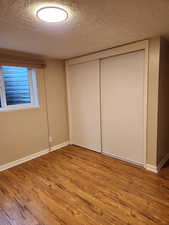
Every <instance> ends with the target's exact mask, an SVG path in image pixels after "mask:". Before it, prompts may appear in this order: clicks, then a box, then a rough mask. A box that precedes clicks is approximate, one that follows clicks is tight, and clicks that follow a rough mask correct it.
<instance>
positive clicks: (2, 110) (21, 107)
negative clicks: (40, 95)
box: [0, 105, 40, 112]
mask: <svg viewBox="0 0 169 225" xmlns="http://www.w3.org/2000/svg"><path fill="white" fill-rule="evenodd" d="M37 108H40V106H39V105H29V106H20V107H19V106H13V107H12V106H11V107H7V108H0V112H8V111H16V110H29V109H37Z"/></svg>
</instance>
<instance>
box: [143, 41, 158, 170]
mask: <svg viewBox="0 0 169 225" xmlns="http://www.w3.org/2000/svg"><path fill="white" fill-rule="evenodd" d="M159 59H160V38H159V37H158V38H152V39H150V40H149V65H148V93H147V96H148V99H147V104H148V108H147V110H148V112H147V113H148V114H147V159H146V163H147V164H150V165H153V166H156V165H157V121H158V83H159Z"/></svg>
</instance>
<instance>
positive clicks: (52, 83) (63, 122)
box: [45, 59, 68, 146]
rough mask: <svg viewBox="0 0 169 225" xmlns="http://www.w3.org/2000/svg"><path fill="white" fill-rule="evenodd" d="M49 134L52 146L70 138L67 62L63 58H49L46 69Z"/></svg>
mask: <svg viewBox="0 0 169 225" xmlns="http://www.w3.org/2000/svg"><path fill="white" fill-rule="evenodd" d="M45 79H46V89H47V105H48V120H49V135H50V137H52V143H50V145H51V146H55V145H58V144H60V143H62V142H65V141H67V140H68V119H67V100H66V77H65V64H64V61H61V60H52V59H51V60H47V68H46V71H45Z"/></svg>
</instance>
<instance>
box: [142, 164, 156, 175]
mask: <svg viewBox="0 0 169 225" xmlns="http://www.w3.org/2000/svg"><path fill="white" fill-rule="evenodd" d="M145 169H146V170H149V171H151V172H153V173H158V168H157V166H153V165H150V164H146V165H145Z"/></svg>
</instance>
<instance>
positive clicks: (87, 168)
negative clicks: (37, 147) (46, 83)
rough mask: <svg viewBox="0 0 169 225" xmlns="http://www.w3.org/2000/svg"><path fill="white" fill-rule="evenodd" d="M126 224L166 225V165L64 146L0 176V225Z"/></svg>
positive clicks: (168, 209)
mask: <svg viewBox="0 0 169 225" xmlns="http://www.w3.org/2000/svg"><path fill="white" fill-rule="evenodd" d="M129 224H130V225H131V224H132V225H154V224H158V225H169V165H168V166H166V167H165V168H163V169H162V170H161V172H160V173H159V174H153V173H151V172H148V171H146V170H144V169H143V168H139V167H137V166H134V165H130V164H128V163H126V162H122V161H119V160H117V159H113V158H109V157H107V156H104V155H101V154H98V153H96V152H92V151H89V150H86V149H83V148H80V147H75V146H68V147H65V148H63V149H61V150H58V151H55V152H52V153H50V154H47V155H45V156H42V157H40V158H37V159H35V160H32V161H29V162H27V163H25V164H22V165H19V166H17V167H14V168H12V169H9V170H6V171H3V172H1V173H0V225H129Z"/></svg>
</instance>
